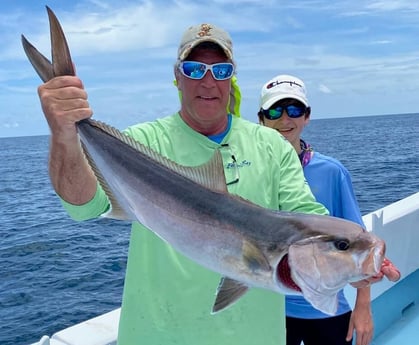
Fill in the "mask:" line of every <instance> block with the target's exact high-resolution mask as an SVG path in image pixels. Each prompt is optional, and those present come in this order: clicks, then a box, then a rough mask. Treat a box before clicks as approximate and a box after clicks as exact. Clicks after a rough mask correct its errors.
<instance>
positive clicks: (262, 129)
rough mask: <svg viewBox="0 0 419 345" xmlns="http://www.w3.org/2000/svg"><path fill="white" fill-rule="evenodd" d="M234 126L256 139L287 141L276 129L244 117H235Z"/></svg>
mask: <svg viewBox="0 0 419 345" xmlns="http://www.w3.org/2000/svg"><path fill="white" fill-rule="evenodd" d="M233 126H234V128H235V129H237V130H238V131H240V132H241V133H246V135H251V136H252V139H254V140H259V139H260V140H262V141H265V142H270V141H271V140H273V141H279V142H286V139H285V138H284V137H283V136H282V135H280V134H279V133H278V132H277V131H276V130H274V129H272V128H270V127H266V126H262V125H260V124H258V123H255V122H251V121H249V120H246V119H243V118H235V117H233Z"/></svg>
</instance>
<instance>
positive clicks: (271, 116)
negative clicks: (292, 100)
mask: <svg viewBox="0 0 419 345" xmlns="http://www.w3.org/2000/svg"><path fill="white" fill-rule="evenodd" d="M284 110H286V112H287V114H288V116H289V117H291V118H293V119H295V118H297V117H301V116H303V115H304V114H305V112H306V110H307V108H306V107H298V106H296V105H287V106H286V107H276V108H273V109H268V110H265V109H262V113H263V116H265V117H266V118H267V119H268V120H277V119H279V118H280V117H281V116H282V114H283V112H284Z"/></svg>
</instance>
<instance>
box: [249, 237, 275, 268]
mask: <svg viewBox="0 0 419 345" xmlns="http://www.w3.org/2000/svg"><path fill="white" fill-rule="evenodd" d="M242 250H243V260H244V262H245V263H246V265H247V267H249V268H250V270H251V271H252V272H254V271H259V270H262V271H267V272H269V271H271V265H270V264H269V261H268V259H267V257H266V256H265V254H263V252H262V250H260V248H259V247H258V246H257V245H256V244H254V243H252V242H250V241H247V240H244V241H243V245H242Z"/></svg>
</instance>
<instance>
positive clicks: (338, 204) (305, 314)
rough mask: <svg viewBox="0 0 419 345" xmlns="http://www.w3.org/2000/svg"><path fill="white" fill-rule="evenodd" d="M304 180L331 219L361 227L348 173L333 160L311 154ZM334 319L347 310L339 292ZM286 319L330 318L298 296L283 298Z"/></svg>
mask: <svg viewBox="0 0 419 345" xmlns="http://www.w3.org/2000/svg"><path fill="white" fill-rule="evenodd" d="M304 176H305V178H306V180H307V182H308V184H309V186H310V188H311V191H312V192H313V194H314V196H315V197H316V200H317V201H318V202H320V203H322V204H323V205H324V206H325V207H326V208H327V209H328V210H329V212H330V215H331V216H334V217H339V218H345V219H348V220H351V221H353V222H355V223H358V224H360V225H361V226H362V227H363V228H365V225H364V223H363V221H362V216H361V213H360V211H359V206H358V202H357V200H356V197H355V194H354V191H353V187H352V180H351V176H350V174H349V171H348V170H347V169H346V168H345V167H344V166H343V165H342V163H341V162H339V161H338V160H337V159H334V158H332V157H328V156H325V155H322V154H321V153H318V152H314V154H313V157H312V158H311V160H310V162H309V163H308V164H307V165H306V166H305V167H304ZM338 298H339V304H338V310H337V313H336V315H341V314H344V313H346V312H348V311H350V310H351V308H350V306H349V304H348V302H347V300H346V298H345V296H344V294H343V290H341V291H340V292H339V294H338ZM286 315H287V316H290V317H296V318H302V319H320V318H326V317H330V315H327V314H324V313H322V312H321V311H319V310H317V309H315V308H314V307H313V306H312V305H311V304H310V303H309V302H307V301H306V300H305V299H304V297H302V296H286Z"/></svg>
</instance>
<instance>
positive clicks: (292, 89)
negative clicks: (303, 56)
mask: <svg viewBox="0 0 419 345" xmlns="http://www.w3.org/2000/svg"><path fill="white" fill-rule="evenodd" d="M284 98H293V99H296V100H298V101H300V102H301V103H303V104H304V105H305V106H306V107H308V106H309V105H308V99H307V94H306V87H305V85H304V82H303V81H302V80H301V79H299V78H297V77H293V76H291V75H286V74H281V75H278V76H276V77H275V78H273V79H271V80H269V81H268V82H267V83H266V84H265V85H263V87H262V90H261V92H260V101H259V105H260V107H261V108H262V109H264V110H268V109H269V108H270V107H271V106H272V105H273V104H275V103H276V102H278V101H280V100H281V99H284Z"/></svg>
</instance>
